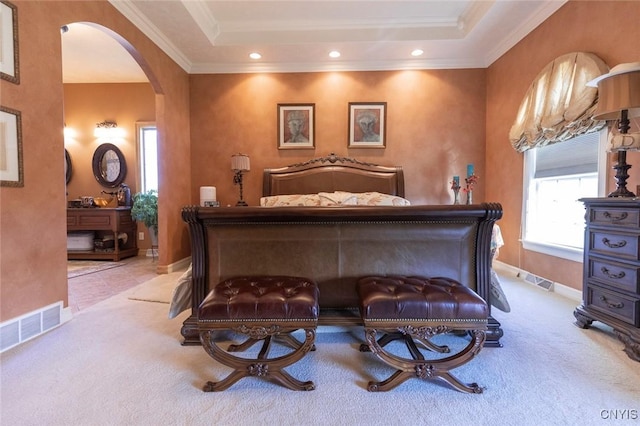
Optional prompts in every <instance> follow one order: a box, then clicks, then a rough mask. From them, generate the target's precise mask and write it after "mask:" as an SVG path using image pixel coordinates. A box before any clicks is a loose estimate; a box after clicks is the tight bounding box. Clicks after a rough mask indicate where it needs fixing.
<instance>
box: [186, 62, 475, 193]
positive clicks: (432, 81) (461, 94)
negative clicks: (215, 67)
mask: <svg viewBox="0 0 640 426" xmlns="http://www.w3.org/2000/svg"><path fill="white" fill-rule="evenodd" d="M349 102H387V148H386V149H384V150H382V149H362V148H360V149H348V148H347V128H348V103H349ZM278 103H315V114H316V135H315V136H316V148H315V150H304V149H301V150H278V149H277V104H278ZM484 134H485V70H482V69H467V70H430V71H403V72H343V73H298V74H268V75H263V74H235V75H193V76H191V142H192V145H191V150H192V156H193V160H192V165H193V166H192V169H191V173H192V182H193V187H192V190H191V193H192V199H193V201H194V202H195V203H198V200H199V187H200V186H206V185H213V186H216V187H217V193H218V200H219V201H220V202H221V203H222V205H227V204H231V205H234V204H235V202H236V201H237V199H238V188H237V187H234V185H233V181H232V172H231V170H230V166H231V155H232V154H235V153H237V152H242V153H245V154H248V155H249V156H250V157H251V171H250V172H249V173H248V174H247V175H246V176H245V199H246V200H247V202H248V203H249V204H251V205H257V204H258V202H259V197H260V196H261V192H262V173H261V171H262V169H264V168H268V167H280V166H284V165H287V164H292V163H297V162H300V161H305V160H308V159H311V158H313V157H318V156H324V155H327V154H329V153H331V152H335V153H336V154H338V155H346V156H350V157H355V158H357V159H360V160H363V161H370V162H374V163H378V164H382V165H402V166H403V167H404V171H405V180H406V196H407V198H409V199H410V200H411V201H412V203H414V204H439V203H450V202H452V200H453V195H452V193H451V190H450V189H449V182H450V181H451V179H452V176H453V175H460V176H464V174H465V173H466V166H467V164H468V163H474V164H475V166H476V173H477V174H478V175H479V176H480V184H479V185H478V190H477V191H476V193H475V194H474V200H475V201H476V202H480V201H483V200H484V188H485V185H486V173H487V171H486V170H485V168H484V157H485V150H484Z"/></svg>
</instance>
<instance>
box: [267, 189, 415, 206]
mask: <svg viewBox="0 0 640 426" xmlns="http://www.w3.org/2000/svg"><path fill="white" fill-rule="evenodd" d="M409 205H411V203H410V202H409V200H407V199H405V198H402V197H398V196H395V195H389V194H383V193H380V192H361V193H352V192H345V191H335V192H319V193H317V194H291V195H273V196H269V197H262V198H260V206H262V207H336V206H409Z"/></svg>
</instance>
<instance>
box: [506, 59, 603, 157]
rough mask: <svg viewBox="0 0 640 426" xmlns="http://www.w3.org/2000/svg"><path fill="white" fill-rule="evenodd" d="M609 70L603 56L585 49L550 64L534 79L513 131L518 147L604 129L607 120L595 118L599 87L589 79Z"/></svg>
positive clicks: (521, 150) (512, 140)
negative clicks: (593, 85)
mask: <svg viewBox="0 0 640 426" xmlns="http://www.w3.org/2000/svg"><path fill="white" fill-rule="evenodd" d="M607 72H609V67H608V66H607V65H606V64H605V63H604V61H602V59H600V58H599V57H597V56H596V55H594V54H592V53H585V52H572V53H567V54H565V55H562V56H560V57H558V58H556V59H555V60H554V61H552V62H550V63H549V64H547V66H545V67H544V69H543V70H542V71H541V72H540V73H539V74H538V76H537V77H536V79H535V80H534V81H533V83H531V86H530V87H529V90H528V91H527V94H526V95H525V97H524V99H523V100H522V103H521V104H520V109H519V111H518V116H517V117H516V121H515V123H514V124H513V126H512V127H511V131H510V132H509V140H510V141H511V144H512V145H513V147H514V148H515V149H516V151H518V152H524V151H526V150H528V149H530V148H535V147H539V146H545V145H548V144H552V143H556V142H562V141H565V140H567V139H571V138H573V137H575V136H578V135H582V134H585V133H590V132H593V131H597V130H600V129H601V128H602V127H603V126H604V125H605V124H606V122H605V121H596V120H592V119H591V117H592V116H593V113H594V111H595V109H596V104H597V101H598V89H597V88H595V87H587V82H589V81H591V80H593V79H594V78H596V77H598V76H600V75H602V74H606V73H607Z"/></svg>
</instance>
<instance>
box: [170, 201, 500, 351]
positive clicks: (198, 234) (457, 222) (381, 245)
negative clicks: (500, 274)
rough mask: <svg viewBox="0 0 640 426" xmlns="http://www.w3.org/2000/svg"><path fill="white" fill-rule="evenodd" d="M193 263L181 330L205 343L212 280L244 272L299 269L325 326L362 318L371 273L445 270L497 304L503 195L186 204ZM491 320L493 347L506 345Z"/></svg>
mask: <svg viewBox="0 0 640 426" xmlns="http://www.w3.org/2000/svg"><path fill="white" fill-rule="evenodd" d="M182 217H183V219H184V220H185V222H187V224H188V226H189V231H190V234H191V245H192V261H193V293H192V296H193V299H192V315H191V316H190V317H189V318H188V319H187V320H186V321H185V322H184V324H183V327H182V330H181V333H182V335H183V336H184V338H185V341H184V343H185V344H198V343H199V334H198V330H197V323H196V318H195V313H197V308H198V306H199V304H200V303H201V302H202V300H204V298H205V296H206V294H207V293H208V291H209V289H210V288H211V286H213V285H215V284H216V283H218V282H219V281H221V280H223V279H227V278H230V277H233V276H239V275H294V276H303V277H308V278H310V279H313V280H315V281H316V282H317V283H318V285H319V288H320V299H319V300H320V309H321V311H320V318H319V324H320V325H355V324H361V319H360V316H359V314H358V311H357V307H358V296H357V293H356V282H357V280H358V279H359V278H361V277H363V276H369V275H391V274H395V275H423V276H427V277H437V276H443V277H447V278H451V279H454V280H457V281H459V282H461V283H463V284H464V285H466V286H468V287H470V288H471V289H473V290H474V291H476V292H477V293H478V294H479V295H480V296H481V297H482V298H484V299H485V300H486V301H487V303H488V305H489V307H490V306H491V303H490V297H491V293H490V291H489V289H490V241H491V230H492V228H493V224H494V223H495V221H496V220H498V219H500V218H501V217H502V206H501V205H500V204H496V203H487V204H477V205H453V206H408V207H362V206H357V207H275V208H266V207H230V208H215V207H197V206H189V207H185V208H184V209H183V211H182ZM502 334H503V332H502V329H501V328H500V323H499V322H498V321H496V320H495V319H494V318H493V317H490V319H489V330H488V332H487V340H486V343H485V346H500V338H501V337H502Z"/></svg>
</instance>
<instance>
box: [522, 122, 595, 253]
mask: <svg viewBox="0 0 640 426" xmlns="http://www.w3.org/2000/svg"><path fill="white" fill-rule="evenodd" d="M605 143H606V129H604V130H601V131H599V132H593V133H588V134H586V135H581V136H577V137H574V138H572V139H570V140H567V141H565V142H561V143H557V144H553V145H548V146H544V147H540V148H534V149H530V150H528V151H526V152H525V172H524V194H525V196H524V198H523V200H524V208H523V215H524V218H523V221H522V223H523V224H524V229H523V246H524V248H526V249H528V250H534V251H538V252H542V253H546V254H550V255H553V256H558V257H563V258H565V259H570V260H575V261H580V262H581V261H582V249H583V245H584V214H585V210H584V205H583V204H582V203H581V202H580V201H578V200H579V199H580V198H586V197H598V196H601V195H602V194H603V193H604V175H605V173H604V164H605V162H606V156H605V154H604V146H605ZM601 175H602V178H601ZM600 183H601V184H600Z"/></svg>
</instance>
